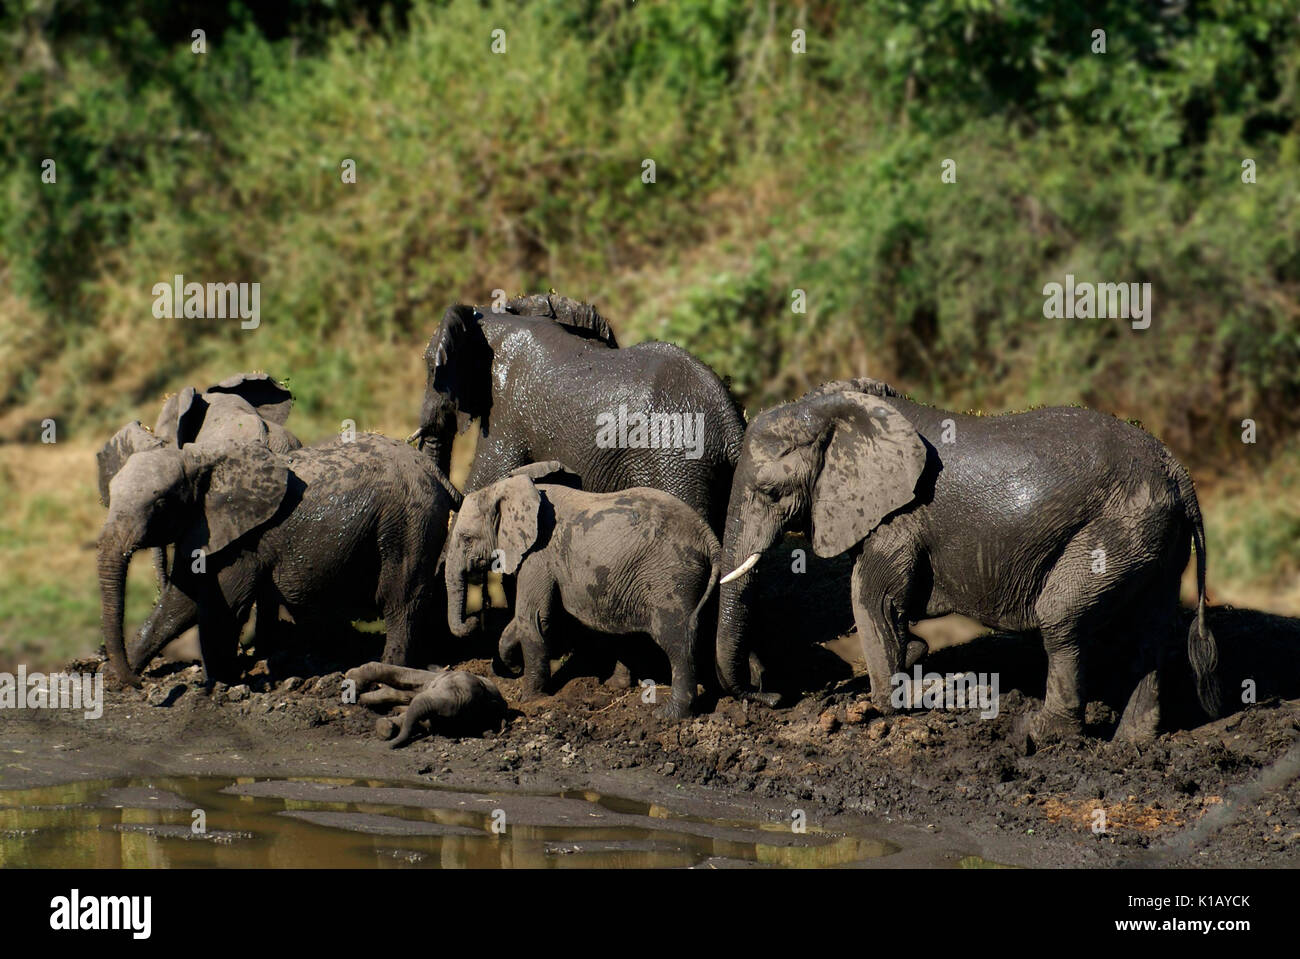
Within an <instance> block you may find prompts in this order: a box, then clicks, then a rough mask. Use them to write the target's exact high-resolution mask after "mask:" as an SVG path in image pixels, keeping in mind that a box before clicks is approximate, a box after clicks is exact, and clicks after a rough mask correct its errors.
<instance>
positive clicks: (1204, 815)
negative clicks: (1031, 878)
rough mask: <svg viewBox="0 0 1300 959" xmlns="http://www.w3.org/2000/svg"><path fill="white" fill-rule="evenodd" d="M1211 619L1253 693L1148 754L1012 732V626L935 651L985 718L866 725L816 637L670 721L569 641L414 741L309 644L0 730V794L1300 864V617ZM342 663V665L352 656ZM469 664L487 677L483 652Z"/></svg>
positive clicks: (929, 847) (861, 707)
mask: <svg viewBox="0 0 1300 959" xmlns="http://www.w3.org/2000/svg"><path fill="white" fill-rule="evenodd" d="M1211 625H1212V627H1213V628H1214V629H1215V631H1216V634H1217V635H1219V637H1220V644H1221V646H1222V647H1223V648H1224V657H1223V659H1224V664H1223V666H1222V667H1221V672H1222V673H1223V676H1224V679H1225V683H1229V684H1232V685H1231V687H1230V688H1240V678H1239V676H1238V674H1239V673H1240V674H1242V675H1246V674H1250V673H1254V674H1255V675H1257V676H1260V677H1262V678H1261V679H1260V681H1259V683H1258V693H1259V701H1258V702H1257V703H1256V704H1251V705H1246V706H1244V707H1238V708H1237V711H1236V712H1234V713H1232V714H1231V715H1228V716H1226V717H1224V718H1222V719H1220V720H1217V721H1215V722H1212V723H1206V724H1203V725H1194V726H1192V728H1183V729H1177V730H1175V731H1172V732H1168V733H1165V734H1163V735H1162V736H1160V738H1159V739H1158V740H1157V741H1156V742H1154V743H1152V744H1150V745H1147V746H1142V747H1136V746H1133V745H1130V744H1124V743H1112V742H1110V741H1108V740H1107V739H1106V738H1104V734H1105V731H1106V730H1108V728H1109V726H1110V725H1111V724H1113V723H1114V721H1115V715H1114V710H1113V708H1112V707H1111V706H1109V705H1107V704H1106V703H1104V702H1100V701H1099V702H1095V703H1092V704H1090V706H1089V716H1088V718H1089V724H1090V731H1092V732H1100V733H1102V735H1101V736H1092V737H1082V738H1078V739H1074V740H1071V741H1067V742H1062V743H1057V744H1053V745H1050V746H1047V747H1044V748H1041V749H1038V750H1037V751H1032V752H1028V751H1026V749H1025V747H1024V743H1023V740H1022V739H1021V738H1020V737H1019V736H1018V735H1017V733H1016V730H1017V723H1018V721H1019V720H1020V718H1021V717H1022V716H1023V715H1024V714H1025V713H1027V712H1028V711H1029V710H1031V709H1033V708H1034V707H1035V706H1036V705H1037V704H1038V702H1039V700H1038V698H1037V695H1041V685H1042V670H1041V664H1040V663H1039V659H1040V658H1041V651H1040V650H1038V649H1037V647H1036V646H1035V644H1033V643H1025V642H1023V641H1020V640H1018V639H1016V638H1014V637H992V638H988V639H986V640H976V641H975V642H973V643H970V644H967V645H966V646H960V647H953V648H950V649H945V650H942V651H939V652H936V653H934V654H932V655H931V657H930V658H929V660H927V663H926V668H927V669H933V670H936V671H939V672H943V671H946V670H947V669H950V668H951V669H956V668H960V669H963V670H964V669H974V670H977V671H978V670H981V669H982V668H985V667H987V666H988V665H989V663H997V664H999V665H1000V666H1001V667H1002V671H1001V675H1002V694H1001V698H1000V702H999V709H998V715H997V716H996V717H993V718H982V717H981V716H980V715H979V713H978V712H977V711H973V710H931V711H919V712H915V713H911V714H907V715H895V716H878V715H876V714H875V712H874V711H873V710H872V709H871V708H870V706H869V704H868V696H867V692H866V684H865V681H864V679H863V677H862V676H861V675H860V674H861V672H862V669H861V664H860V663H859V664H856V668H855V666H854V664H852V663H851V662H850V663H844V661H843V660H840V659H838V657H835V656H834V655H833V653H832V652H830V651H828V650H827V649H826V648H825V647H817V648H816V649H815V650H810V651H809V656H810V657H811V659H810V661H811V662H812V663H813V664H814V665H811V666H807V668H806V672H807V673H808V674H809V675H815V674H817V673H818V672H819V670H820V671H822V672H825V668H826V667H825V664H826V662H827V660H826V657H831V658H832V659H836V661H838V662H840V664H841V665H842V666H843V667H844V668H843V670H842V671H841V670H839V669H838V667H836V668H835V669H833V670H832V671H833V672H839V673H841V674H844V673H846V674H847V675H841V678H838V679H835V678H832V679H830V680H829V681H827V682H822V683H821V685H820V689H821V691H820V692H811V693H808V694H807V695H805V696H804V697H803V698H802V699H801V700H800V701H799V702H798V703H797V704H795V705H794V706H792V707H790V708H786V709H779V710H771V709H767V708H765V707H762V706H758V705H750V704H744V703H738V702H734V701H732V700H723V701H721V702H720V703H718V704H716V708H714V709H713V711H712V712H709V713H707V714H703V715H699V716H696V717H694V718H692V719H688V720H684V721H681V722H670V721H664V720H660V719H658V718H656V717H655V716H654V713H653V706H652V705H649V704H646V703H643V702H642V690H641V689H640V688H636V687H634V688H630V689H629V688H624V689H619V688H615V684H613V683H610V682H602V680H601V678H600V674H601V673H602V671H603V670H604V667H603V666H599V665H598V666H597V668H594V669H588V668H586V667H585V666H584V663H585V664H586V665H591V663H590V661H589V660H587V659H585V658H584V656H583V654H582V652H581V650H580V651H579V652H578V653H576V654H575V655H573V656H572V657H571V658H570V659H569V660H568V661H566V662H564V663H561V664H557V665H558V666H559V670H558V674H557V689H558V691H557V693H556V694H555V695H553V696H549V697H546V698H543V699H539V700H536V701H534V702H529V703H525V704H522V705H519V704H517V703H516V699H515V696H516V694H517V692H518V683H517V682H516V681H515V680H510V679H503V678H500V677H496V682H497V684H498V686H499V688H500V689H501V691H502V692H503V693H504V694H505V695H506V697H507V699H509V700H510V701H511V703H512V704H515V705H516V706H517V708H516V709H515V710H514V711H513V712H512V714H511V717H510V719H509V720H508V722H507V723H506V725H505V727H504V728H503V729H502V730H501V731H500V732H495V733H488V734H486V735H485V736H483V737H482V738H462V739H447V738H444V737H440V736H433V737H425V738H422V739H419V740H417V741H416V742H414V743H412V744H411V745H409V746H408V747H406V748H404V749H400V750H390V749H389V748H388V747H387V746H386V744H385V743H383V742H382V741H380V740H379V739H378V738H377V737H376V735H375V732H374V725H375V714H373V713H371V712H370V711H368V710H366V709H364V708H362V707H360V706H356V705H347V704H344V703H343V702H342V701H341V696H340V689H341V680H342V673H341V669H342V668H343V667H344V666H346V665H347V662H346V661H331V660H329V659H328V655H329V654H328V653H327V652H325V651H322V648H321V646H320V644H315V645H314V646H313V647H312V650H311V651H310V652H303V651H302V649H301V648H300V647H299V648H297V651H295V647H294V646H293V645H292V644H290V645H289V646H288V647H287V648H286V649H285V650H281V651H279V652H277V654H276V655H275V656H273V657H272V658H271V659H270V660H266V659H262V660H256V661H254V660H252V659H251V658H246V659H245V660H244V665H245V667H246V669H247V676H246V681H247V688H243V687H237V688H235V689H233V690H231V689H226V688H224V687H218V688H217V689H216V690H214V691H212V692H211V693H209V692H207V691H205V690H204V688H203V686H202V684H201V683H200V681H199V680H200V674H199V670H198V668H197V667H195V666H189V665H185V664H180V663H173V664H162V663H155V666H154V668H153V669H152V670H151V671H150V672H149V673H148V675H147V678H146V685H145V687H144V689H142V690H109V691H108V692H107V693H106V699H107V702H106V707H105V711H104V715H103V717H102V718H101V719H98V720H86V719H84V718H82V717H81V715H80V714H79V713H73V712H69V711H39V712H16V713H10V714H9V716H8V717H6V719H5V722H4V725H3V727H0V754H3V755H4V757H5V760H4V768H3V771H2V772H0V785H2V786H4V787H10V788H12V787H19V786H32V785H44V784H52V783H60V782H68V781H72V780H78V779H87V778H116V777H124V776H132V777H134V776H144V775H164V774H168V775H232V776H233V775H245V776H246V775H256V776H274V777H285V776H328V777H354V778H374V779H384V780H390V781H395V782H425V783H438V784H441V785H447V786H455V787H460V788H472V789H476V790H495V789H516V788H526V789H529V790H534V791H546V792H560V791H563V790H573V789H593V790H597V791H600V792H603V793H606V794H611V795H622V796H630V797H636V798H639V799H642V800H646V801H655V802H663V803H664V804H665V805H668V806H669V807H671V808H674V809H677V810H680V811H683V812H690V811H691V810H692V806H693V804H696V808H697V811H700V810H704V809H706V808H707V809H708V810H709V815H711V816H714V817H715V818H718V817H720V816H725V815H730V816H733V817H734V818H742V819H747V820H751V821H771V822H782V821H785V822H788V821H790V818H791V816H792V814H793V811H794V810H795V809H802V810H804V812H805V814H806V815H807V817H808V821H809V822H810V823H811V824H814V825H817V826H821V827H826V828H831V829H834V828H837V827H838V826H844V825H846V824H853V826H854V828H856V829H861V828H866V829H868V830H870V829H875V830H877V831H878V832H879V833H880V835H881V836H882V838H887V839H889V840H890V841H893V842H896V843H897V844H898V845H900V846H902V847H903V849H904V853H903V854H901V855H899V856H893V857H886V859H885V860H882V861H881V862H880V863H877V864H887V865H904V864H907V865H915V864H918V863H929V864H944V863H948V864H951V863H955V862H957V861H959V860H960V859H961V858H962V857H964V856H968V855H977V856H981V857H983V858H984V859H987V860H991V861H995V862H1001V863H1009V864H1017V865H1052V866H1090V865H1119V864H1132V865H1176V866H1239V865H1248V866H1249V865H1263V866H1283V865H1296V864H1300V779H1297V778H1296V776H1295V773H1296V768H1294V767H1297V766H1300V752H1298V751H1297V746H1296V742H1297V738H1298V737H1300V698H1297V696H1298V695H1300V693H1296V692H1295V691H1294V690H1293V689H1292V687H1291V685H1290V683H1292V682H1293V681H1294V680H1293V679H1292V678H1291V677H1292V675H1293V674H1292V673H1289V672H1287V671H1286V669H1283V668H1281V667H1282V666H1285V663H1281V659H1282V658H1284V657H1285V656H1289V655H1292V654H1293V653H1294V651H1295V650H1297V649H1300V643H1297V638H1298V637H1300V631H1297V629H1296V625H1297V624H1296V621H1294V620H1286V619H1282V618H1280V617H1269V616H1266V615H1265V614H1258V613H1250V612H1248V611H1238V610H1229V609H1220V610H1215V611H1214V614H1213V617H1212V620H1211ZM356 642H358V643H360V644H362V645H366V644H373V643H374V642H375V638H374V637H364V636H363V637H360V638H358V639H357V640H356ZM852 642H853V640H852V638H851V637H848V638H846V639H845V640H844V641H843V643H842V644H841V645H842V646H845V647H847V648H849V649H851V648H852ZM366 648H367V650H368V649H369V647H368V646H367V647H366ZM832 648H838V647H832ZM345 652H346V653H348V654H350V658H351V661H352V662H355V661H356V653H357V648H356V646H355V645H354V646H352V647H351V648H350V649H346V650H345ZM1279 664H1280V665H1279ZM73 665H74V666H76V667H79V668H87V667H90V668H98V667H100V666H102V663H100V662H99V661H87V662H83V663H80V664H73ZM334 667H337V668H334ZM462 668H465V669H469V670H471V671H473V672H477V673H480V674H483V675H491V664H490V662H489V661H488V660H487V659H482V658H480V659H474V660H471V661H469V662H467V663H464V664H462ZM1270 670H1271V672H1269V671H1270ZM1035 687H1037V688H1035ZM813 688H818V687H817V686H814V687H813ZM659 691H660V693H665V692H666V690H664V689H662V688H661V689H660V690H659ZM1035 693H1036V694H1037V695H1035ZM1288 693H1289V695H1287V694H1288ZM704 705H705V706H706V707H713V706H714V705H715V704H713V703H709V702H706V703H705V704H704ZM1099 810H1100V812H1098V811H1099ZM702 814H703V813H702ZM1103 825H1104V829H1101V828H1097V827H1100V826H1103ZM1095 828H1096V829H1097V831H1094V830H1095Z"/></svg>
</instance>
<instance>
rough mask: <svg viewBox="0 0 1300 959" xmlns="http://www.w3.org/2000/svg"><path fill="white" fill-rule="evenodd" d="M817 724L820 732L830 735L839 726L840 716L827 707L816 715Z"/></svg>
mask: <svg viewBox="0 0 1300 959" xmlns="http://www.w3.org/2000/svg"><path fill="white" fill-rule="evenodd" d="M817 726H818V728H819V729H821V731H822V732H824V733H826V734H827V735H830V734H831V733H833V732H835V730H837V729H839V728H840V718H839V717H838V716H836V715H835V710H834V709H828V710H826V712H824V713H822V714H821V716H820V717H818V719H817Z"/></svg>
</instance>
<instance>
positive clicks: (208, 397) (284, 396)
mask: <svg viewBox="0 0 1300 959" xmlns="http://www.w3.org/2000/svg"><path fill="white" fill-rule="evenodd" d="M292 409H293V394H292V393H290V392H289V390H288V389H287V388H286V387H285V386H283V385H281V384H280V383H278V382H276V381H275V380H274V379H272V378H271V377H270V376H268V375H267V374H265V373H237V374H236V375H234V376H230V377H227V378H226V379H224V380H222V381H221V382H220V383H217V384H215V385H213V386H209V387H208V388H207V389H206V390H204V391H203V392H199V391H198V390H196V389H194V387H192V386H187V387H185V388H184V389H182V390H181V391H179V392H178V393H174V394H172V395H171V396H169V397H168V398H167V399H166V401H165V402H164V403H163V406H162V409H161V410H160V411H159V413H158V418H157V420H156V421H155V423H154V427H153V430H152V432H151V431H150V430H148V429H146V428H145V427H144V426H142V425H141V423H140V421H139V420H136V421H134V422H131V423H128V424H127V425H126V426H124V427H122V428H121V429H120V430H118V431H117V433H115V434H114V435H113V437H112V439H110V440H109V441H108V442H107V443H105V444H104V446H103V448H102V449H100V451H99V453H98V454H97V456H96V465H97V467H98V474H99V498H100V502H102V503H103V505H104V506H106V507H109V508H111V507H112V502H111V495H110V487H111V484H112V481H113V478H114V477H115V476H117V474H118V473H119V472H120V471H121V470H122V468H123V467H124V466H125V465H126V464H127V462H128V461H129V460H130V459H131V457H133V456H135V455H136V454H137V453H141V452H145V451H147V450H155V449H182V448H184V447H186V446H188V445H190V444H195V443H197V444H199V445H200V446H203V447H216V446H220V445H225V444H230V443H254V444H257V445H259V446H265V447H267V448H268V449H270V450H271V451H273V452H276V453H291V452H293V451H294V450H297V449H300V448H301V447H302V443H301V442H300V441H299V439H298V437H296V436H294V435H293V433H291V432H290V431H289V430H288V429H286V428H285V426H284V422H285V420H286V419H288V417H289V413H290V411H291V410H292ZM152 552H153V557H154V566H155V568H156V569H157V573H158V602H157V603H156V604H155V605H154V608H153V611H152V612H151V613H150V615H149V618H148V619H147V620H146V621H145V623H144V625H143V626H141V628H140V632H139V634H138V635H137V636H136V639H135V642H134V644H133V646H132V648H131V650H130V651H129V656H128V659H129V661H130V666H131V669H132V671H133V672H138V671H139V670H140V669H141V668H143V667H144V665H145V664H146V663H148V662H149V660H150V659H152V658H153V657H154V656H155V655H157V653H158V652H159V651H160V650H161V649H162V648H163V647H164V646H166V645H167V644H168V643H170V642H171V641H172V640H173V639H175V638H176V637H177V636H179V635H180V634H181V633H183V632H185V630H187V629H189V628H190V627H192V626H194V625H195V624H196V623H197V622H198V609H197V607H195V605H194V603H193V602H192V601H191V600H190V599H189V597H187V596H186V595H185V594H184V593H182V592H180V591H178V590H175V589H172V588H170V584H169V582H168V577H167V546H166V545H159V546H155V547H154V548H153V550H152ZM259 612H260V610H259Z"/></svg>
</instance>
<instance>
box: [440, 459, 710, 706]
mask: <svg viewBox="0 0 1300 959" xmlns="http://www.w3.org/2000/svg"><path fill="white" fill-rule="evenodd" d="M558 468H559V465H558V464H556V463H549V464H542V466H541V467H540V469H541V472H542V473H545V472H548V471H550V470H553V469H558ZM720 554H721V547H720V545H719V544H718V540H717V537H715V536H714V535H713V532H712V531H711V530H710V529H709V527H708V525H707V524H705V522H704V520H703V519H702V518H701V517H700V516H699V514H698V513H696V512H695V511H694V510H692V509H691V508H690V507H689V506H687V505H686V504H685V503H683V502H682V501H681V500H679V499H677V498H676V497H674V496H672V495H670V494H668V493H665V492H663V491H662V490H657V489H651V488H649V487H636V488H633V489H629V490H623V491H621V492H618V493H593V492H587V491H583V490H578V489H573V488H572V487H571V486H565V485H558V484H554V483H537V482H534V480H533V478H532V477H530V476H528V475H516V476H511V477H508V478H506V479H504V480H500V481H498V482H496V483H494V484H492V485H491V486H489V487H487V488H486V489H482V490H479V491H477V492H475V493H471V494H469V495H467V496H466V497H465V502H464V505H463V507H462V508H461V511H460V512H459V513H458V514H457V516H456V522H455V525H454V526H453V528H452V532H451V537H450V540H449V541H448V545H447V618H448V624H449V626H450V628H451V631H452V633H454V634H455V635H457V636H465V635H468V634H469V632H470V631H471V626H470V624H469V623H468V622H467V621H466V618H465V584H466V581H467V579H468V578H470V577H472V576H478V575H481V574H484V573H486V572H487V571H488V570H490V569H493V568H496V569H498V570H499V571H501V572H505V573H509V574H513V575H516V576H517V583H518V590H517V595H516V601H515V607H514V617H513V619H511V621H510V624H509V625H508V626H507V627H506V631H505V633H504V634H503V635H502V637H501V654H502V658H503V659H507V658H508V656H509V653H508V650H509V649H510V648H512V647H513V646H514V645H515V644H518V645H519V646H520V647H521V648H522V650H523V659H524V698H525V699H529V698H532V697H535V696H538V695H541V694H542V693H543V691H544V690H545V687H546V685H547V683H548V682H549V680H550V668H551V667H550V658H549V654H548V645H547V636H548V633H549V632H550V631H551V629H552V627H553V626H554V624H555V622H556V621H557V620H558V619H559V614H560V613H561V612H563V613H566V614H568V615H569V616H572V617H573V618H574V619H576V620H577V621H578V622H579V623H581V624H582V625H583V626H585V627H587V628H588V629H591V630H594V631H596V632H599V633H607V634H615V635H619V636H624V635H627V634H633V633H636V634H644V635H648V636H649V637H650V638H651V639H652V640H654V642H655V643H656V645H658V646H659V648H660V649H661V650H663V652H664V653H665V654H666V655H667V656H668V661H669V664H670V665H671V667H672V692H671V694H670V696H669V698H668V701H667V702H666V703H664V704H662V705H661V706H660V707H659V710H658V713H659V715H661V716H663V717H668V718H677V717H682V716H685V715H688V714H689V713H690V710H691V706H692V704H693V703H694V701H695V694H696V679H697V674H696V658H697V641H698V639H699V636H700V619H701V614H702V613H703V611H704V608H705V605H706V604H707V603H708V601H709V599H710V597H711V596H712V595H713V593H714V591H715V587H716V584H717V582H718V574H719V569H720V567H719V558H720Z"/></svg>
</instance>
